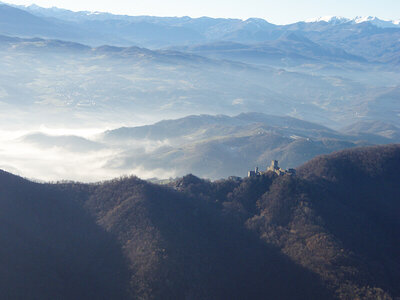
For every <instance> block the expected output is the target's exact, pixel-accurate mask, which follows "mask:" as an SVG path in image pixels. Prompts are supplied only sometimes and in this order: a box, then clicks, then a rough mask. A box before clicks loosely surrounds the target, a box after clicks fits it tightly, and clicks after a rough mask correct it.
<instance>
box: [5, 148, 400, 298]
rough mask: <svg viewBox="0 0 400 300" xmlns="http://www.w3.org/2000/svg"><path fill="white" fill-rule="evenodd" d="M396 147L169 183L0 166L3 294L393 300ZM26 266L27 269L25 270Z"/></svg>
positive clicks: (399, 163)
mask: <svg viewBox="0 0 400 300" xmlns="http://www.w3.org/2000/svg"><path fill="white" fill-rule="evenodd" d="M399 168H400V146H399V145H388V146H379V147H368V148H357V149H352V150H345V151H342V152H337V153H334V154H331V155H327V156H320V157H317V158H315V159H313V160H311V161H310V162H308V163H306V164H305V165H303V166H301V167H300V168H298V170H297V175H296V176H289V175H284V176H277V175H275V174H273V173H267V174H265V175H262V176H257V177H252V178H244V179H237V178H231V179H227V180H219V181H214V182H211V181H208V180H202V179H200V178H197V177H195V176H193V175H187V176H185V177H183V178H181V179H178V180H176V181H174V182H171V183H169V184H167V185H156V184H152V183H149V182H146V181H143V180H140V179H138V178H135V177H129V178H120V179H115V180H112V181H107V182H104V183H98V184H79V183H58V184H39V183H32V182H30V181H27V180H25V179H22V178H20V177H16V176H14V175H11V174H9V173H5V172H2V173H1V174H0V207H1V210H0V224H2V226H1V231H0V240H1V241H2V245H4V246H3V247H2V249H1V250H0V251H1V255H0V270H1V271H0V272H1V274H0V276H1V278H2V280H1V281H0V285H1V286H0V289H1V290H2V291H4V292H3V293H4V294H5V295H7V296H9V298H14V299H38V298H40V299H54V298H57V299H71V298H74V299H79V298H81V299H109V298H110V296H109V295H112V298H118V299H120V298H130V299H329V298H332V299H337V298H339V299H355V298H357V297H358V298H361V299H391V298H395V297H399V296H400V289H399V287H398V282H399V280H400V271H399V270H400V247H399V245H398V240H399V237H400V222H399V218H398V216H399V212H400V202H399V199H400V185H399V184H398V183H399V178H400V174H399V173H398V171H397V170H398V169H399ZM26 274H29V276H27V275H26Z"/></svg>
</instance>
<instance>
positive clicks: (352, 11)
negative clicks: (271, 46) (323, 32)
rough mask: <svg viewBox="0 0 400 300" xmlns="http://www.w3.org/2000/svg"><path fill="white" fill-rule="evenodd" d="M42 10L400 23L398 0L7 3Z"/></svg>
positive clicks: (41, 0) (28, 0)
mask: <svg viewBox="0 0 400 300" xmlns="http://www.w3.org/2000/svg"><path fill="white" fill-rule="evenodd" d="M5 2H8V3H14V4H24V5H27V4H32V3H35V4H37V5H39V6H43V7H52V6H56V7H60V8H67V9H71V10H75V11H76V10H90V11H108V12H112V13H117V14H128V15H154V16H191V17H200V16H210V17H230V18H241V19H247V18H249V17H258V18H264V19H266V20H267V21H269V22H272V23H275V24H287V23H293V22H296V21H300V20H305V19H308V18H313V17H319V16H330V15H337V16H343V17H348V18H353V17H355V16H377V17H379V18H382V19H390V20H393V19H395V20H398V19H400V0H202V1H199V0H133V1H132V0H130V1H129V0H113V1H101V0H97V1H95V0H68V1H66V0H55V1H47V0H35V1H31V0H10V1H5Z"/></svg>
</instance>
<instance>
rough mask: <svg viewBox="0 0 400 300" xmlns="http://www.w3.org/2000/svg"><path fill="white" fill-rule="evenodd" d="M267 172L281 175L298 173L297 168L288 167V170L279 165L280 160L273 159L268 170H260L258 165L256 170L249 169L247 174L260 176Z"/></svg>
mask: <svg viewBox="0 0 400 300" xmlns="http://www.w3.org/2000/svg"><path fill="white" fill-rule="evenodd" d="M267 172H274V173H276V174H277V175H279V176H280V175H285V174H288V175H295V174H296V170H295V169H287V170H284V169H281V168H280V167H279V165H278V161H277V160H272V161H271V165H270V166H269V167H267V170H266V171H259V170H258V167H256V168H255V170H254V171H249V172H248V173H247V176H248V177H254V176H260V175H263V174H266V173H267Z"/></svg>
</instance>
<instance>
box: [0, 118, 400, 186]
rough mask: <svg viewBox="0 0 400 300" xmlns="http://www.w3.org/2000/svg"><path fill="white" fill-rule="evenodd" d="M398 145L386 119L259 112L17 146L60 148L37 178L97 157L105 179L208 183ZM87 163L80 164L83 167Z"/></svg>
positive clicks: (31, 138) (42, 138) (30, 139)
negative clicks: (322, 119)
mask: <svg viewBox="0 0 400 300" xmlns="http://www.w3.org/2000/svg"><path fill="white" fill-rule="evenodd" d="M398 142H400V129H399V128H398V127H396V126H394V125H391V124H387V123H384V122H378V121H365V122H362V123H356V124H353V125H351V126H348V127H346V128H343V129H342V131H335V130H332V129H329V128H327V127H325V126H321V125H318V124H315V123H310V122H306V121H302V120H299V119H295V118H291V117H279V116H272V115H265V114H261V113H242V114H240V115H237V116H234V117H230V116H226V115H217V116H211V115H193V116H188V117H185V118H181V119H176V120H164V121H161V122H158V123H155V124H153V125H146V126H137V127H121V128H117V129H114V130H109V131H105V132H104V133H102V134H100V135H98V136H96V138H93V137H92V139H85V138H82V137H78V136H73V135H62V136H56V135H46V134H43V133H31V134H27V135H24V136H22V137H21V138H20V139H19V140H18V143H19V144H20V145H21V146H20V147H26V148H28V149H29V148H32V147H33V149H38V150H40V151H43V152H44V153H46V152H47V151H51V150H52V149H58V151H61V153H62V154H61V155H63V156H64V157H65V158H64V159H63V161H60V165H59V166H58V167H57V166H53V165H50V166H49V167H46V168H45V167H44V166H42V170H41V171H40V172H38V174H39V173H40V176H39V178H43V177H41V176H44V175H45V173H46V172H48V173H54V171H55V170H57V169H60V166H63V165H64V164H73V162H72V161H71V162H68V160H67V158H68V157H70V156H72V159H73V160H74V161H75V160H77V159H79V158H76V156H77V155H81V156H82V157H86V156H88V157H90V156H93V157H98V158H97V159H96V161H97V165H98V166H99V167H97V169H96V170H97V172H98V173H99V174H107V173H108V174H110V175H109V176H106V178H110V177H111V174H132V173H133V174H142V175H141V176H145V177H147V178H151V177H155V178H158V179H167V178H169V177H176V176H183V175H185V174H187V173H193V174H195V175H197V176H200V177H205V178H211V179H219V178H224V177H228V176H231V175H235V176H240V177H243V176H246V175H247V171H248V170H250V169H254V168H255V167H256V166H258V167H259V168H260V170H265V169H266V166H267V165H268V164H269V163H270V161H271V160H273V159H277V160H279V164H280V166H281V167H283V168H291V167H297V166H299V165H301V164H303V163H304V162H306V161H307V160H309V159H311V158H313V157H315V156H317V155H321V154H327V153H331V152H334V151H338V150H342V149H345V148H353V147H357V146H361V145H373V144H388V143H398ZM35 151H36V150H33V151H32V152H35ZM50 153H51V152H50ZM104 153H106V154H104ZM34 159H35V160H37V159H40V158H34ZM0 163H1V160H0ZM4 163H6V161H4ZM8 164H10V161H8ZM12 166H13V168H14V169H20V173H21V174H24V173H26V169H29V164H28V165H27V163H26V161H25V160H22V161H16V162H14V164H13V165H12ZM84 166H85V163H82V168H83V170H84V169H85V168H84ZM91 168H93V166H91ZM61 169H62V168H61ZM67 169H68V168H65V170H67ZM10 170H13V169H12V168H11V169H10ZM77 175H79V173H78V174H75V175H73V174H71V173H68V171H64V172H62V173H60V174H59V175H58V176H59V177H61V178H69V179H76V178H77V177H76V176H77ZM68 176H70V177H68ZM78 178H80V177H78Z"/></svg>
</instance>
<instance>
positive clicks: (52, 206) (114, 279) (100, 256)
mask: <svg viewBox="0 0 400 300" xmlns="http://www.w3.org/2000/svg"><path fill="white" fill-rule="evenodd" d="M80 193H82V194H81V195H80V196H79V197H82V196H83V195H84V193H85V192H84V190H83V191H81V192H80ZM73 195H74V194H73V193H70V192H68V191H63V192H60V191H56V190H55V189H54V186H50V185H43V184H37V183H32V182H29V181H27V180H24V179H22V178H20V177H17V176H14V175H11V174H9V173H5V172H2V171H0V224H1V226H0V242H1V245H2V246H1V249H0V290H1V295H2V298H4V299H111V298H116V299H123V298H125V296H126V294H125V291H126V290H127V276H126V275H127V272H126V270H127V268H126V265H125V259H124V257H123V256H122V253H121V250H120V248H119V247H118V246H117V243H116V242H115V240H113V238H112V237H111V236H110V235H109V234H108V233H106V232H105V231H104V230H103V229H102V228H100V227H98V226H97V225H96V223H95V221H94V220H93V218H91V217H90V216H89V215H88V214H87V213H86V212H85V211H84V210H82V208H81V207H80V205H78V203H77V202H75V201H74V198H75V196H73ZM78 195H79V193H76V196H78Z"/></svg>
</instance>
